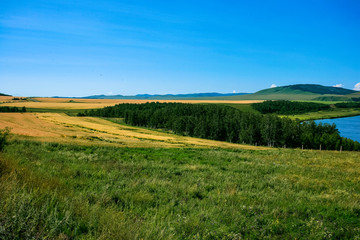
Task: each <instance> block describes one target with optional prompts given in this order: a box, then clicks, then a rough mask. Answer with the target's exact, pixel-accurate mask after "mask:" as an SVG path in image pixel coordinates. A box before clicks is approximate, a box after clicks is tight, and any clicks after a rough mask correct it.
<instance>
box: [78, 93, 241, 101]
mask: <svg viewBox="0 0 360 240" xmlns="http://www.w3.org/2000/svg"><path fill="white" fill-rule="evenodd" d="M244 94H247V93H216V92H213V93H189V94H165V95H160V94H155V95H151V94H137V95H134V96H125V95H93V96H87V97H82V98H86V99H149V100H153V99H159V100H160V99H163V100H169V99H184V98H198V97H226V96H238V95H244Z"/></svg>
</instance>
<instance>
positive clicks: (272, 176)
mask: <svg viewBox="0 0 360 240" xmlns="http://www.w3.org/2000/svg"><path fill="white" fill-rule="evenodd" d="M359 156H360V155H359V153H358V152H341V153H340V152H333V151H321V152H320V151H305V150H304V151H301V150H296V149H295V150H294V149H293V150H291V149H273V150H265V151H254V150H224V149H191V148H190V149H181V148H179V149H176V148H175V149H162V148H117V147H99V146H76V145H62V144H58V143H39V142H31V141H12V142H11V144H10V145H9V146H7V148H6V149H5V151H4V152H3V153H1V154H0V174H1V176H0V178H1V185H0V209H1V214H0V238H1V239H263V238H267V239H359V238H360V227H359V226H360V220H359V219H360V202H359V198H360V178H359V176H360V157H359Z"/></svg>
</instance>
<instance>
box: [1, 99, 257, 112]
mask: <svg viewBox="0 0 360 240" xmlns="http://www.w3.org/2000/svg"><path fill="white" fill-rule="evenodd" d="M8 100H11V97H10V99H8ZM33 100H35V101H12V102H6V101H3V103H1V98H0V103H1V104H0V106H11V107H27V108H41V109H44V108H45V109H93V108H103V107H107V106H114V105H116V104H121V103H139V104H140V103H146V102H179V103H234V104H249V103H254V102H262V101H260V100H250V101H249V100H239V101H231V100H133V99H76V98H33Z"/></svg>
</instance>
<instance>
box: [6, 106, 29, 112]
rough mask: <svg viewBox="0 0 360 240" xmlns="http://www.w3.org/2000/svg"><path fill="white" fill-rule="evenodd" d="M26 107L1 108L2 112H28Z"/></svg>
mask: <svg viewBox="0 0 360 240" xmlns="http://www.w3.org/2000/svg"><path fill="white" fill-rule="evenodd" d="M26 111H27V110H26V107H22V108H18V107H8V106H5V107H0V112H26Z"/></svg>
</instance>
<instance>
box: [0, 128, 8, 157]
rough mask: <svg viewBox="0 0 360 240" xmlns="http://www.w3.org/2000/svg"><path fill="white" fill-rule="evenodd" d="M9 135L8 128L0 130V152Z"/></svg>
mask: <svg viewBox="0 0 360 240" xmlns="http://www.w3.org/2000/svg"><path fill="white" fill-rule="evenodd" d="M9 134H10V128H4V129H0V152H1V151H2V150H3V149H4V147H5V145H6V144H7V140H8V137H9Z"/></svg>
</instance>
